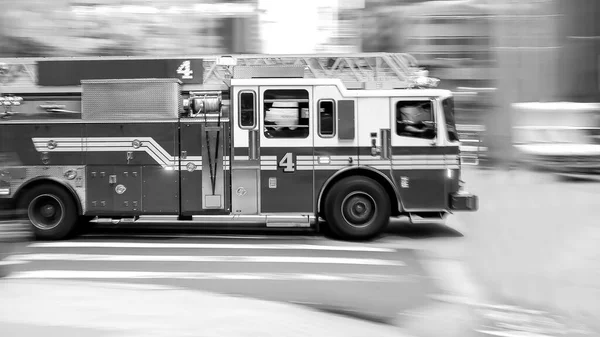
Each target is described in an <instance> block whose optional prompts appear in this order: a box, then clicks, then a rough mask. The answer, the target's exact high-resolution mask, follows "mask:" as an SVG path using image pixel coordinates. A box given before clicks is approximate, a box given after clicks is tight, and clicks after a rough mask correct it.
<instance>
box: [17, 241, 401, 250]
mask: <svg viewBox="0 0 600 337" xmlns="http://www.w3.org/2000/svg"><path fill="white" fill-rule="evenodd" d="M29 247H31V248H150V249H155V248H157V249H261V250H321V251H352V252H379V253H393V252H395V249H392V248H381V247H367V246H324V245H306V244H284V245H281V244H272V245H271V244H220V243H151V242H83V241H72V242H69V241H65V242H39V243H33V244H30V245H29Z"/></svg>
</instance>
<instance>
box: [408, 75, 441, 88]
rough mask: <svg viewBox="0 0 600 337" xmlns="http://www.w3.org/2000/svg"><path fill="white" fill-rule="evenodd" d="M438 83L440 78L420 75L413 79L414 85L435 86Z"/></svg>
mask: <svg viewBox="0 0 600 337" xmlns="http://www.w3.org/2000/svg"><path fill="white" fill-rule="evenodd" d="M439 83H440V80H439V79H437V78H433V77H425V76H420V77H417V78H415V79H414V81H413V85H414V86H416V87H421V88H423V87H426V88H435V87H437V86H438V84H439Z"/></svg>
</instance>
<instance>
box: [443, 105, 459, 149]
mask: <svg viewBox="0 0 600 337" xmlns="http://www.w3.org/2000/svg"><path fill="white" fill-rule="evenodd" d="M442 107H443V108H444V118H445V119H446V129H447V130H448V139H449V140H450V141H458V132H456V121H455V119H454V97H448V98H446V99H444V100H443V101H442Z"/></svg>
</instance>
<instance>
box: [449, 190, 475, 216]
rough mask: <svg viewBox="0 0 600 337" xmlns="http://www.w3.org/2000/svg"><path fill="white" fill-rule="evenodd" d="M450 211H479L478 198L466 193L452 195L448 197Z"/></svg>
mask: <svg viewBox="0 0 600 337" xmlns="http://www.w3.org/2000/svg"><path fill="white" fill-rule="evenodd" d="M450 209H451V210H453V211H469V212H475V211H477V210H478V209H479V197H478V196H476V195H473V194H470V193H467V192H459V193H453V194H451V195H450Z"/></svg>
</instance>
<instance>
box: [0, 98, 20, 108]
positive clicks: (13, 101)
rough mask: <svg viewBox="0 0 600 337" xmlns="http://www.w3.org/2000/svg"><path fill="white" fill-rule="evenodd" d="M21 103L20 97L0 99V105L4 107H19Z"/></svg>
mask: <svg viewBox="0 0 600 337" xmlns="http://www.w3.org/2000/svg"><path fill="white" fill-rule="evenodd" d="M22 101H23V98H22V97H18V96H4V97H0V105H4V106H19V105H21V102H22Z"/></svg>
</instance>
